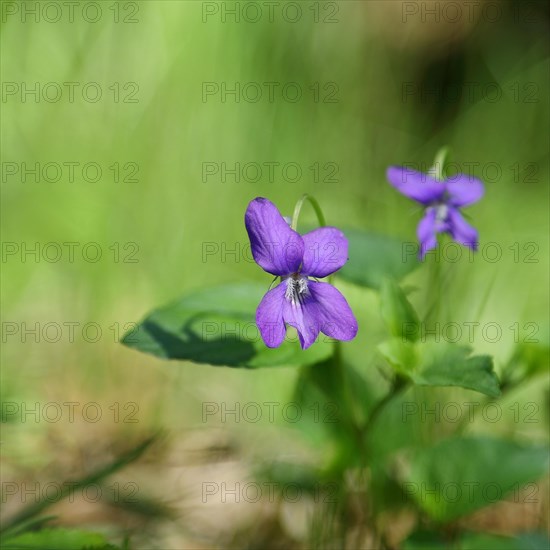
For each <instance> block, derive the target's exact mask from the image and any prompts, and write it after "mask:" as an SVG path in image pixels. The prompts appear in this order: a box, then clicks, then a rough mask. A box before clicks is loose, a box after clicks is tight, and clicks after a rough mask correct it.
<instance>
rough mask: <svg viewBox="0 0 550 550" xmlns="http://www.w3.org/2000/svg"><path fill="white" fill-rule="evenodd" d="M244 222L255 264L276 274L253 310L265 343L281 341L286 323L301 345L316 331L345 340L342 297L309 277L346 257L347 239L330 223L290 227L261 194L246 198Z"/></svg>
mask: <svg viewBox="0 0 550 550" xmlns="http://www.w3.org/2000/svg"><path fill="white" fill-rule="evenodd" d="M245 225H246V230H247V231H248V236H249V238H250V244H251V248H252V255H253V256H254V260H255V261H256V263H257V264H258V265H259V266H260V267H261V268H262V269H264V270H265V271H267V272H268V273H271V274H272V275H277V276H278V277H281V282H280V283H279V284H278V285H277V286H276V287H275V288H273V289H271V290H269V291H268V292H267V294H266V295H265V296H264V297H263V299H262V301H261V302H260V305H259V306H258V309H257V311H256V323H257V325H258V328H259V330H260V333H261V335H262V338H263V340H264V342H265V344H266V345H267V346H268V347H270V348H275V347H278V346H280V345H281V343H282V342H283V340H284V337H285V334H286V324H288V325H291V326H293V327H294V328H295V329H296V330H297V332H298V336H299V338H300V344H301V346H302V349H306V348H308V347H309V346H311V344H313V342H315V339H316V338H317V336H318V335H319V332H322V333H324V334H326V335H327V336H330V337H332V338H335V339H337V340H351V339H352V338H354V337H355V335H356V334H357V321H356V319H355V316H354V315H353V312H352V311H351V309H350V307H349V305H348V303H347V302H346V299H345V298H344V297H343V296H342V294H341V293H340V292H339V291H338V290H337V289H336V288H335V287H333V286H332V285H330V284H329V283H323V282H319V281H313V280H311V279H310V277H318V278H322V277H327V276H328V275H330V274H332V273H334V272H335V271H337V270H338V269H340V268H341V267H342V266H343V265H344V264H345V263H346V261H347V259H348V241H347V239H346V237H345V236H344V234H343V233H342V232H341V231H340V230H339V229H336V228H335V227H320V228H319V229H315V230H314V231H310V232H309V233H306V234H305V235H300V234H298V233H297V232H296V231H294V230H293V229H292V228H291V227H290V226H289V225H288V223H287V222H286V221H285V220H284V218H283V217H282V216H281V214H280V213H279V211H278V210H277V207H276V206H275V205H274V204H273V203H272V202H270V201H269V200H267V199H264V198H261V197H259V198H256V199H254V200H253V201H251V202H250V204H249V205H248V208H247V210H246V214H245Z"/></svg>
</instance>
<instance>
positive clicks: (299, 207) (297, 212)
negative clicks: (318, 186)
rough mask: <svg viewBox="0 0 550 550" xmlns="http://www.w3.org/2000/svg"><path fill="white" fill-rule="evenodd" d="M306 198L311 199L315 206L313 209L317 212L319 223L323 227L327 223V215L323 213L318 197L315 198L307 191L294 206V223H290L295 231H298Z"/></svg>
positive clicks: (310, 201) (312, 204)
mask: <svg viewBox="0 0 550 550" xmlns="http://www.w3.org/2000/svg"><path fill="white" fill-rule="evenodd" d="M306 200H307V201H309V203H310V204H311V206H313V209H314V210H315V214H317V220H318V221H319V225H320V226H321V227H323V226H325V225H327V224H326V222H325V216H324V214H323V211H322V210H321V206H320V205H319V203H318V202H317V199H315V198H313V197H312V196H311V195H308V194H307V193H306V194H305V195H302V197H301V198H300V200H299V201H298V202H297V203H296V206H295V207H294V214H293V215H292V223H291V225H290V227H291V228H292V229H294V231H296V229H297V227H298V218H299V216H300V210H302V206H303V204H304V202H305V201H306Z"/></svg>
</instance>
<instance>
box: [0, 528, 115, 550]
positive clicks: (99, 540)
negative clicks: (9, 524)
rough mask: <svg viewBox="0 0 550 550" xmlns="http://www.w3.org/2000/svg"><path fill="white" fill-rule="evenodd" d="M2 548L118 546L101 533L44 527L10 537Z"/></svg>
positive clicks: (74, 549)
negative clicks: (110, 542)
mask: <svg viewBox="0 0 550 550" xmlns="http://www.w3.org/2000/svg"><path fill="white" fill-rule="evenodd" d="M2 548H3V549H5V550H12V549H13V550H15V549H18V550H20V549H21V548H29V549H33V548H36V549H38V548H39V549H40V550H47V549H52V550H54V549H55V550H77V549H86V550H88V549H89V550H96V549H97V550H99V549H105V550H106V549H113V550H116V548H117V547H116V546H113V545H111V544H109V543H108V541H107V539H106V538H105V537H104V536H103V535H101V534H99V533H90V532H87V531H78V530H73V529H44V530H42V531H33V532H30V533H24V534H22V535H17V536H15V537H13V538H8V539H7V540H4V541H2Z"/></svg>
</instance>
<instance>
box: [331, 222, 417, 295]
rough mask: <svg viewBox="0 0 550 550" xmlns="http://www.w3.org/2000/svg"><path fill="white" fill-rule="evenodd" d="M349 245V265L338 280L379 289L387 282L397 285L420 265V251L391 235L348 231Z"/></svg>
mask: <svg viewBox="0 0 550 550" xmlns="http://www.w3.org/2000/svg"><path fill="white" fill-rule="evenodd" d="M344 233H345V235H346V237H347V238H348V242H349V261H348V262H347V263H346V265H345V266H344V267H343V268H342V269H341V270H340V271H338V276H340V277H342V278H343V279H346V280H347V281H351V282H352V283H355V284H358V285H361V286H366V287H368V288H375V289H378V288H379V287H380V286H381V284H382V283H383V281H384V279H386V278H392V279H394V280H396V281H398V280H400V279H401V278H403V277H404V276H405V275H407V274H408V273H410V272H411V271H412V270H413V269H415V268H416V267H418V266H419V265H420V262H419V261H418V258H417V252H418V248H417V247H416V246H413V245H412V243H405V242H402V241H401V240H399V239H395V238H393V237H389V236H387V235H378V234H376V233H367V232H366V231H361V230H359V229H344Z"/></svg>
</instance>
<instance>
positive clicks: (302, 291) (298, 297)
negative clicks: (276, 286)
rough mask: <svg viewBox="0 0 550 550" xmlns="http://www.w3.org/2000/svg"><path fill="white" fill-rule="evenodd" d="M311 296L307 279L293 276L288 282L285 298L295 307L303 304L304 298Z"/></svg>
mask: <svg viewBox="0 0 550 550" xmlns="http://www.w3.org/2000/svg"><path fill="white" fill-rule="evenodd" d="M307 296H309V289H308V287H307V278H306V277H301V276H300V275H291V276H290V277H289V278H288V279H287V280H286V291H285V298H286V299H287V300H288V301H289V302H290V303H291V304H292V305H293V306H296V305H298V304H303V302H304V298H306V297H307Z"/></svg>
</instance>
